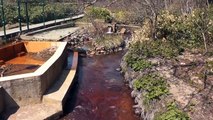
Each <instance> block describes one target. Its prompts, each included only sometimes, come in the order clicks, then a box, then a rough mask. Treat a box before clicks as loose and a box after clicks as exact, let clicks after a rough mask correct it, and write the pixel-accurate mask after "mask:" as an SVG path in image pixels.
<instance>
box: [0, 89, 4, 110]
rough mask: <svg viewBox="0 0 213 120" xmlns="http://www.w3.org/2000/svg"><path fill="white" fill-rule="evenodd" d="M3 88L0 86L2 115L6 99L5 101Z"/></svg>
mask: <svg viewBox="0 0 213 120" xmlns="http://www.w3.org/2000/svg"><path fill="white" fill-rule="evenodd" d="M3 98H4V97H3V92H2V87H1V86H0V113H1V112H3V110H4V99H3Z"/></svg>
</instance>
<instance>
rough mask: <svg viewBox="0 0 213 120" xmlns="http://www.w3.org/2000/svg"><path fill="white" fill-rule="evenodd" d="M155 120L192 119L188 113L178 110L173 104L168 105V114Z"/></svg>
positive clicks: (165, 113)
mask: <svg viewBox="0 0 213 120" xmlns="http://www.w3.org/2000/svg"><path fill="white" fill-rule="evenodd" d="M155 120H190V118H189V116H188V115H187V114H186V113H184V112H183V111H181V110H180V109H178V107H177V105H176V104H175V103H174V102H173V103H170V104H168V105H167V110H166V112H164V113H163V114H161V115H159V116H157V117H156V118H155Z"/></svg>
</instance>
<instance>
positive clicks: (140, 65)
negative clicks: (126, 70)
mask: <svg viewBox="0 0 213 120" xmlns="http://www.w3.org/2000/svg"><path fill="white" fill-rule="evenodd" d="M125 61H126V62H127V65H128V66H129V67H131V68H132V69H133V70H134V71H143V70H145V69H147V68H152V66H153V64H152V63H151V62H150V61H147V60H145V59H141V58H138V57H135V58H134V57H133V56H132V54H127V56H126V58H125Z"/></svg>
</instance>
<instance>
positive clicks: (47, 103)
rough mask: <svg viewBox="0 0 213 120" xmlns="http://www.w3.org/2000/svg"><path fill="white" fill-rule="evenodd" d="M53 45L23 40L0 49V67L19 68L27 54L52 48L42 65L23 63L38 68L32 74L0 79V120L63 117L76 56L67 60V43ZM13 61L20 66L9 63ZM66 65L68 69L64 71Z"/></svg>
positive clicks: (30, 62) (31, 62)
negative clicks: (11, 66)
mask: <svg viewBox="0 0 213 120" xmlns="http://www.w3.org/2000/svg"><path fill="white" fill-rule="evenodd" d="M40 32H42V31H40ZM56 41H57V40H54V41H52V42H50V41H49V42H44V41H27V40H24V41H23V42H18V43H13V44H11V45H8V46H6V47H2V48H0V61H1V64H2V65H4V64H22V65H23V64H24V62H23V61H24V60H23V59H22V58H24V57H26V55H27V54H28V53H40V52H41V51H43V50H46V49H50V48H56V50H55V52H54V54H53V55H52V56H51V57H50V58H49V59H48V60H47V61H44V62H43V63H42V62H35V61H33V60H30V61H27V62H28V63H25V64H27V65H29V64H36V65H39V67H38V68H37V69H35V71H33V72H30V73H23V74H17V75H11V76H4V77H0V116H1V117H3V118H2V119H5V120H6V119H8V120H29V119H30V120H43V119H49V120H54V119H58V118H59V117H60V116H61V115H62V114H63V105H64V103H65V101H66V94H67V91H68V90H69V88H70V86H71V85H72V82H73V79H74V77H75V74H76V69H77V65H78V52H73V54H72V56H69V57H67V53H66V47H67V42H56ZM17 59H19V61H22V62H21V63H20V62H19V63H14V62H11V61H17ZM67 59H72V60H67ZM67 61H70V62H71V63H67ZM25 62H26V61H25ZM66 64H67V65H71V66H70V67H68V68H67V67H65V65H66ZM5 95H7V97H6V96H5ZM8 97H9V98H8ZM5 101H10V102H5ZM1 117H0V118H1Z"/></svg>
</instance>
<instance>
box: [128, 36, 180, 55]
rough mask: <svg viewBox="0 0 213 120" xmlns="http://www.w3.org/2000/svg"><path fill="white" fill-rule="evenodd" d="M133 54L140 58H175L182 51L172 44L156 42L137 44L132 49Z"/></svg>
mask: <svg viewBox="0 0 213 120" xmlns="http://www.w3.org/2000/svg"><path fill="white" fill-rule="evenodd" d="M130 52H131V54H133V55H135V56H138V57H145V58H150V57H163V58H173V57H176V56H177V55H178V54H179V53H180V49H179V48H177V47H175V46H173V45H172V44H171V43H170V42H167V41H161V40H155V41H151V40H150V41H143V42H140V41H138V42H136V43H135V44H133V45H132V46H131V48H130Z"/></svg>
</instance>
